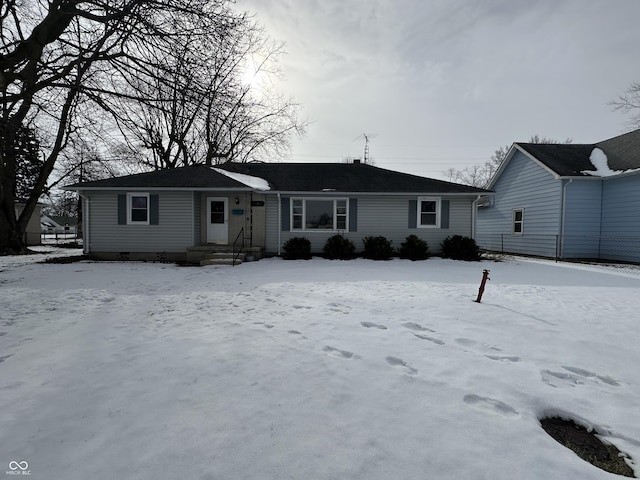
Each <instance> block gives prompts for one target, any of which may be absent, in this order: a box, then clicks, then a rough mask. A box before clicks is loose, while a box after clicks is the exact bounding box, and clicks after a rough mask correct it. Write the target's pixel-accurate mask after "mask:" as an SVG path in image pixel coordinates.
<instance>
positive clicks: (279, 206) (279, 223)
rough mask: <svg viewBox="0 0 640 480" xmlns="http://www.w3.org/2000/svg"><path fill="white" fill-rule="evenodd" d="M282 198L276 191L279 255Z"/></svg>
mask: <svg viewBox="0 0 640 480" xmlns="http://www.w3.org/2000/svg"><path fill="white" fill-rule="evenodd" d="M281 202H282V200H281V199H280V194H279V193H278V256H280V244H281V243H282V204H281Z"/></svg>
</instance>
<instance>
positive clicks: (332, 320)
mask: <svg viewBox="0 0 640 480" xmlns="http://www.w3.org/2000/svg"><path fill="white" fill-rule="evenodd" d="M483 268H488V269H490V270H491V275H490V277H491V280H490V281H489V283H488V285H487V288H486V291H485V293H484V299H483V303H481V304H477V303H475V302H473V300H474V299H475V297H476V294H477V292H478V285H479V283H480V279H481V277H482V269H483ZM622 272H623V273H619V274H613V273H610V272H603V271H598V270H597V269H595V268H588V267H578V266H562V265H555V264H553V263H550V262H533V261H524V260H510V261H505V262H499V263H495V262H482V263H462V262H455V261H446V260H442V259H436V258H433V259H430V260H428V261H426V262H414V263H412V262H409V261H404V260H393V261H390V262H373V261H367V260H354V261H349V262H339V261H326V260H320V259H314V260H311V261H307V262H304V261H300V262H286V261H282V260H279V259H268V260H262V261H260V262H255V263H247V264H244V265H242V266H239V267H236V268H230V267H227V268H217V267H205V268H184V267H177V266H174V265H163V264H151V263H148V264H143V263H90V262H80V263H72V264H66V265H53V264H35V263H29V262H28V261H27V260H25V258H24V257H21V258H18V257H4V258H3V257H0V305H1V308H0V465H1V466H0V474H2V472H3V471H6V472H10V473H13V472H14V470H10V469H9V464H10V463H11V462H28V471H29V472H30V473H31V475H30V478H33V479H64V480H88V479H92V480H96V479H105V480H106V479H176V478H189V479H198V480H218V479H229V480H232V479H233V480H240V479H268V480H271V479H273V480H276V479H277V480H281V479H362V480H372V479H381V480H382V479H384V480H387V479H392V478H397V479H492V480H496V479H509V480H513V479H532V480H533V479H541V478H542V479H545V478H546V479H554V478H558V479H560V478H566V479H574V478H580V479H607V478H622V477H617V476H615V475H613V474H609V473H606V472H604V471H602V470H599V469H597V468H595V467H593V466H592V465H590V464H588V463H586V462H584V461H582V460H580V459H579V458H578V457H577V456H576V455H575V454H574V453H573V452H571V451H569V450H567V449H565V448H564V447H562V446H561V445H560V444H558V443H557V442H555V441H554V440H553V439H552V438H551V437H549V436H548V435H547V434H546V433H545V432H544V431H543V430H542V428H541V427H540V424H539V418H541V417H543V416H545V415H550V414H557V415H560V416H563V417H569V418H572V419H575V420H577V421H578V422H579V423H582V424H584V425H591V426H594V427H595V428H596V429H597V430H598V431H599V432H601V433H602V434H603V435H604V437H605V439H606V440H608V441H610V442H612V443H614V444H615V445H616V446H617V447H618V448H619V449H620V450H621V451H623V452H625V453H627V454H628V455H630V456H631V457H632V458H633V459H635V461H636V462H640V408H639V405H640V348H639V346H638V339H639V338H640V314H639V313H638V310H639V306H640V303H639V301H638V298H639V294H640V276H637V275H636V276H634V275H633V274H628V275H625V274H624V272H625V271H624V270H623V271H622ZM12 465H13V466H15V465H16V464H15V463H13V464H12ZM22 465H24V464H22ZM633 468H634V469H635V472H636V475H638V474H640V467H639V466H638V464H637V463H636V465H633ZM16 471H19V469H18V470H16ZM21 473H22V472H21ZM25 473H26V472H25ZM7 476H8V474H7Z"/></svg>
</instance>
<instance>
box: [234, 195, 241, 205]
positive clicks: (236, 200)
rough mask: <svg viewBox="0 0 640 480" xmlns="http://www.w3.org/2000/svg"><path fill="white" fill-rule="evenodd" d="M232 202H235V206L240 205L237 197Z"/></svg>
mask: <svg viewBox="0 0 640 480" xmlns="http://www.w3.org/2000/svg"><path fill="white" fill-rule="evenodd" d="M234 201H235V202H236V205H238V204H239V203H240V199H239V198H238V197H236V198H235V200H234Z"/></svg>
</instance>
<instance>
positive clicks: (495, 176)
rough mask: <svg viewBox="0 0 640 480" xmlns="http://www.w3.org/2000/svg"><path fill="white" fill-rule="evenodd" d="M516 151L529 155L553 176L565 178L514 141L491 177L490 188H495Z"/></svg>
mask: <svg viewBox="0 0 640 480" xmlns="http://www.w3.org/2000/svg"><path fill="white" fill-rule="evenodd" d="M516 152H520V153H522V154H523V155H524V156H525V157H527V158H528V159H529V160H531V161H532V162H534V163H535V164H536V165H539V166H540V167H541V168H542V169H544V170H545V171H547V172H549V173H550V174H551V175H552V176H553V178H555V179H556V180H560V179H561V178H564V177H561V176H560V175H558V173H557V172H555V171H553V170H552V169H551V168H549V167H547V166H546V165H545V164H544V163H542V162H541V161H540V160H538V159H537V158H536V157H534V156H533V155H531V154H530V153H529V152H527V151H526V150H525V149H524V148H522V147H521V146H520V145H518V144H516V143H513V144H512V145H511V148H509V151H508V152H507V156H506V157H505V158H504V160H503V161H502V163H501V164H500V167H499V168H498V170H496V173H494V174H493V177H492V178H491V181H490V182H489V185H488V186H487V189H488V190H493V187H494V186H495V184H496V182H497V181H498V179H499V178H500V175H502V172H504V171H505V169H506V168H507V166H508V165H509V163H510V162H511V159H512V158H513V157H514V155H515V154H516Z"/></svg>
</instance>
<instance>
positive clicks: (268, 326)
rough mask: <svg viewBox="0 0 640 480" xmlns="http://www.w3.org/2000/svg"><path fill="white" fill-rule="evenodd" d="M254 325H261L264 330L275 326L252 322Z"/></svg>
mask: <svg viewBox="0 0 640 480" xmlns="http://www.w3.org/2000/svg"><path fill="white" fill-rule="evenodd" d="M253 324H254V325H262V326H263V327H264V328H273V327H274V326H275V325H271V324H270V323H265V322H253Z"/></svg>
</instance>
